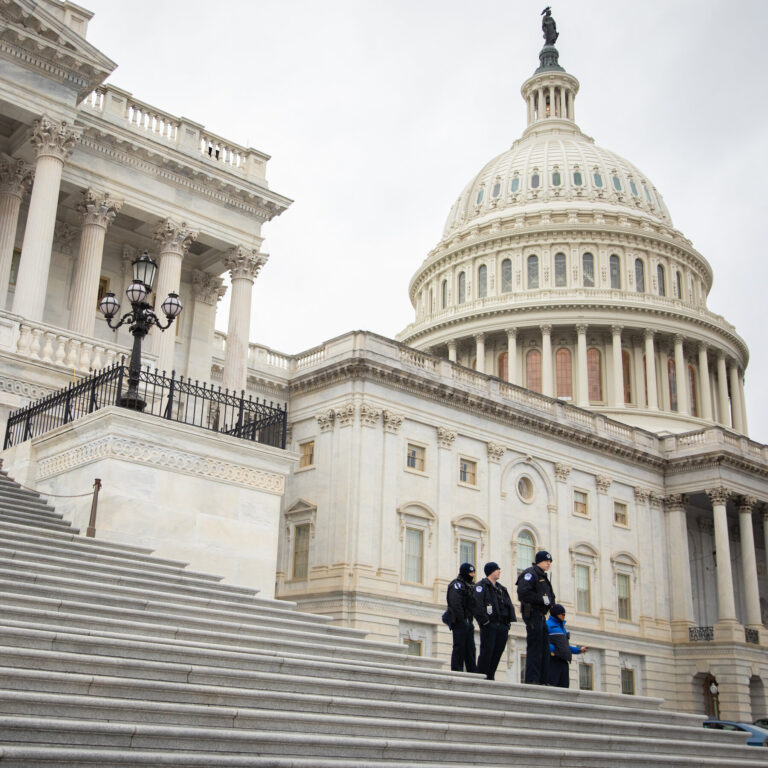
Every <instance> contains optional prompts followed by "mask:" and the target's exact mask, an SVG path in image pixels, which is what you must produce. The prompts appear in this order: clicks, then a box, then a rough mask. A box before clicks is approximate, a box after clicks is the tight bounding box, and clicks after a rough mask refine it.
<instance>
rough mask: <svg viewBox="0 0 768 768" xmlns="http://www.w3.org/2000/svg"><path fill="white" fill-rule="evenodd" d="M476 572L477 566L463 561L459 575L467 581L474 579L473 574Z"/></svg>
mask: <svg viewBox="0 0 768 768" xmlns="http://www.w3.org/2000/svg"><path fill="white" fill-rule="evenodd" d="M474 573H475V566H474V565H472V563H462V564H461V565H460V566H459V576H460V577H461V578H462V579H466V580H467V581H471V580H472V576H473V575H474Z"/></svg>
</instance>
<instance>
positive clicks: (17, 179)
mask: <svg viewBox="0 0 768 768" xmlns="http://www.w3.org/2000/svg"><path fill="white" fill-rule="evenodd" d="M33 176H34V173H33V171H32V167H31V166H29V165H27V164H26V163H25V162H24V161H23V160H2V161H0V309H5V301H6V299H7V297H8V279H9V278H10V275H11V262H12V261H13V247H14V245H15V244H16V228H17V227H18V223H19V208H20V207H21V200H22V198H23V197H24V192H25V191H26V190H27V189H28V188H29V187H30V186H31V184H32V178H33Z"/></svg>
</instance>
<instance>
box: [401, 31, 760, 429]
mask: <svg viewBox="0 0 768 768" xmlns="http://www.w3.org/2000/svg"><path fill="white" fill-rule="evenodd" d="M539 59H540V66H539V67H538V69H537V70H536V71H535V72H534V74H533V75H532V76H531V77H530V78H528V80H526V81H525V83H523V85H522V89H521V93H522V96H523V100H524V102H525V106H526V110H527V122H528V124H527V127H526V129H525V131H524V132H523V135H522V136H521V137H520V138H519V139H518V140H516V141H515V142H514V143H513V144H512V146H511V148H510V149H508V150H507V151H505V152H502V153H501V154H499V155H497V156H496V157H494V158H493V159H492V160H490V161H489V162H488V163H486V164H485V166H484V167H483V168H482V169H481V170H480V172H479V173H478V174H476V175H475V177H474V178H473V179H472V180H471V181H470V182H469V183H468V184H467V185H466V186H465V187H464V189H463V190H462V192H461V194H460V195H459V196H458V198H457V200H456V202H455V203H454V204H453V206H452V207H451V210H450V212H449V214H448V217H447V219H446V223H445V227H444V229H443V235H442V238H441V240H440V242H439V243H438V244H437V246H436V247H435V248H434V249H433V250H432V251H430V253H429V254H428V255H427V258H426V259H425V260H424V262H423V263H422V265H421V266H420V267H419V269H418V270H417V271H416V273H415V275H414V276H413V278H412V280H411V283H410V286H409V293H410V299H411V303H412V304H413V307H414V309H415V311H416V317H415V321H414V322H413V323H411V324H410V325H409V326H408V327H407V328H405V329H404V330H403V331H402V333H400V334H399V335H398V339H399V340H400V341H402V342H404V343H406V344H408V345H410V346H412V347H415V348H417V349H421V350H424V351H428V352H430V353H432V354H436V355H439V356H442V357H445V358H447V359H448V360H450V361H452V362H456V363H459V364H460V365H462V366H464V367H466V368H472V369H474V370H476V371H478V372H480V373H483V374H491V375H493V376H497V377H498V378H500V379H502V380H503V381H505V382H509V385H513V386H511V387H509V390H508V391H509V393H510V396H513V389H517V388H524V389H527V390H528V391H529V394H530V395H531V396H533V393H537V394H539V395H541V396H544V397H548V398H553V399H555V398H556V399H559V400H561V401H566V402H571V403H573V404H574V405H577V406H580V407H583V408H588V409H595V410H600V411H602V412H604V413H607V414H609V415H610V416H611V417H613V418H616V419H619V420H623V421H625V422H627V423H630V424H633V425H634V426H641V427H645V428H647V429H650V430H653V431H656V432H667V431H669V432H681V431H688V430H692V429H700V428H701V426H702V425H705V424H707V423H720V424H723V425H726V426H728V427H732V428H733V429H735V430H736V431H738V432H742V433H746V425H747V422H746V412H745V407H744V396H743V374H744V369H745V368H746V365H747V361H748V357H749V352H748V350H747V347H746V344H745V343H744V341H743V340H742V339H741V337H740V336H738V334H737V333H736V331H735V329H734V327H733V326H732V325H730V324H729V323H728V322H727V321H726V320H725V319H724V318H722V317H721V316H720V315H716V314H714V313H712V312H710V311H709V310H708V309H707V306H706V299H707V295H708V294H709V291H710V289H711V287H712V279H713V275H712V269H711V267H710V265H709V264H708V262H707V261H706V259H705V258H704V257H703V256H702V255H701V254H700V253H698V252H697V251H696V250H695V249H694V248H693V246H692V244H691V242H690V241H689V240H688V239H687V238H686V237H685V236H684V235H683V234H682V233H681V232H679V231H678V230H676V229H675V228H674V226H673V224H672V218H671V216H670V214H669V211H668V210H667V207H666V205H665V203H664V200H663V198H662V196H661V194H660V193H659V191H658V189H657V188H656V186H655V185H654V184H653V182H652V181H651V180H650V179H649V178H648V176H646V175H645V174H644V173H643V172H642V171H640V170H639V169H638V168H637V167H636V166H635V165H633V164H632V163H630V162H628V161H627V160H625V159H624V158H622V157H620V156H619V155H617V154H615V153H614V152H611V151H610V150H607V149H603V148H602V147H599V146H597V145H596V144H595V142H594V140H593V139H592V138H590V137H589V136H587V135H586V134H584V133H583V132H582V131H581V129H580V128H579V126H578V125H577V124H576V121H575V99H576V94H577V93H578V90H579V82H578V80H577V79H576V78H575V77H574V76H573V75H571V74H569V73H568V72H566V71H565V70H564V69H563V68H562V67H561V66H560V64H559V54H558V51H557V49H556V48H555V47H554V46H553V45H545V46H544V48H542V51H541V53H540V54H539ZM466 375H469V374H465V376H466ZM509 385H503V384H502V385H500V386H502V390H503V391H506V390H504V387H505V386H509ZM519 394H520V393H519V392H518V393H517V394H516V395H515V396H519Z"/></svg>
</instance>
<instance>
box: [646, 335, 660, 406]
mask: <svg viewBox="0 0 768 768" xmlns="http://www.w3.org/2000/svg"><path fill="white" fill-rule="evenodd" d="M645 380H646V387H647V388H648V409H649V410H652V411H655V410H657V409H658V407H659V398H658V395H657V391H656V350H655V349H654V345H653V331H651V330H647V329H646V331H645Z"/></svg>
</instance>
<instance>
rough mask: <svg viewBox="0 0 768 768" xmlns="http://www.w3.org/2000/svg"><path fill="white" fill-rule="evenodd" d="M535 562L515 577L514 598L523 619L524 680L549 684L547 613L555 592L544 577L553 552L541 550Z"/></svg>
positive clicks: (552, 602) (537, 683)
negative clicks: (524, 648)
mask: <svg viewBox="0 0 768 768" xmlns="http://www.w3.org/2000/svg"><path fill="white" fill-rule="evenodd" d="M535 560H536V562H535V563H533V564H532V565H531V567H530V568H526V569H525V570H524V571H523V572H522V573H521V574H520V575H519V576H518V577H517V597H518V599H519V600H520V608H521V610H522V614H523V620H524V621H525V633H526V638H527V646H526V655H525V682H526V683H533V684H534V685H549V632H548V631H547V622H546V618H547V613H548V611H549V609H550V607H551V606H553V605H554V604H555V602H556V601H555V593H554V591H553V590H552V585H551V584H550V583H549V578H547V571H549V567H550V566H551V565H552V555H550V554H549V552H546V551H544V550H541V551H539V552H537V553H536V558H535Z"/></svg>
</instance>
